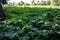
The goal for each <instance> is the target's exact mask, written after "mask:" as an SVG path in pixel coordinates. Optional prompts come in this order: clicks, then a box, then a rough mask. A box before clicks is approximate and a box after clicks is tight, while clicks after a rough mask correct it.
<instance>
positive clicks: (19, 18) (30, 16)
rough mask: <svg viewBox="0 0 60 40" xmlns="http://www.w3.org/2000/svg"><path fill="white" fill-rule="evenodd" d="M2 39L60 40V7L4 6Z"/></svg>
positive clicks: (0, 32)
mask: <svg viewBox="0 0 60 40" xmlns="http://www.w3.org/2000/svg"><path fill="white" fill-rule="evenodd" d="M4 12H5V15H6V18H7V19H6V20H5V21H1V22H0V40H60V9H53V8H37V7H34V8H30V7H4Z"/></svg>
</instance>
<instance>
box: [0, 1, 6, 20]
mask: <svg viewBox="0 0 60 40" xmlns="http://www.w3.org/2000/svg"><path fill="white" fill-rule="evenodd" d="M2 20H5V14H4V11H3V7H2V5H1V2H0V21H2Z"/></svg>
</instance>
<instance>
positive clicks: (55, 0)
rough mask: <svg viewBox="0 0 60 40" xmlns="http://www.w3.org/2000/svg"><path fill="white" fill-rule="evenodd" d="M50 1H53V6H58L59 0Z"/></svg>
mask: <svg viewBox="0 0 60 40" xmlns="http://www.w3.org/2000/svg"><path fill="white" fill-rule="evenodd" d="M50 1H51V5H55V6H57V5H58V1H59V0H50Z"/></svg>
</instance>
